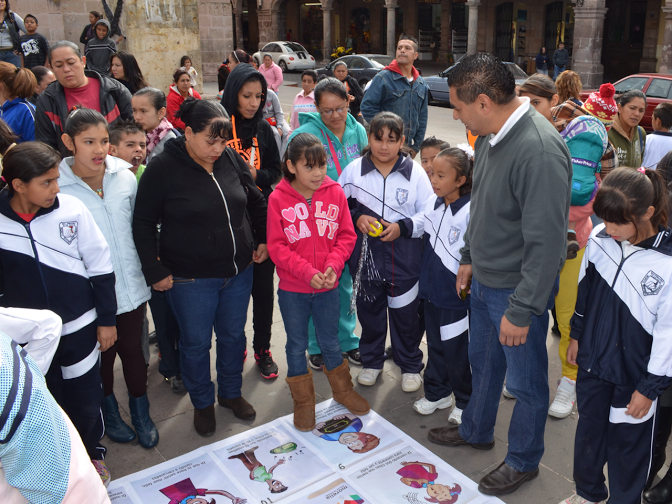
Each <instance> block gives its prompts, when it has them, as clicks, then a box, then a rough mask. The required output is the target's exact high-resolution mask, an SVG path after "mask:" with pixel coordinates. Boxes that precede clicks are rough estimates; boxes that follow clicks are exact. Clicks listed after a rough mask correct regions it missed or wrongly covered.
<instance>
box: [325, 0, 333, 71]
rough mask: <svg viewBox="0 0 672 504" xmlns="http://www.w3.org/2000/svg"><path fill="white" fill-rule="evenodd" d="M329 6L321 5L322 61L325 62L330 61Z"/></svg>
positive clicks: (330, 9)
mask: <svg viewBox="0 0 672 504" xmlns="http://www.w3.org/2000/svg"><path fill="white" fill-rule="evenodd" d="M333 10H334V9H332V8H331V7H322V26H323V28H322V30H323V32H324V33H323V41H322V58H323V59H322V63H323V64H325V65H326V64H327V63H329V61H331V11H333Z"/></svg>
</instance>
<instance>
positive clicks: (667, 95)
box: [581, 74, 672, 132]
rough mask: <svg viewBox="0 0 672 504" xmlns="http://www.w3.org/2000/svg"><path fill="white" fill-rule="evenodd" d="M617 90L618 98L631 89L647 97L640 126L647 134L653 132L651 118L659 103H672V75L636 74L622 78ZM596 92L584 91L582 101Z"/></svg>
mask: <svg viewBox="0 0 672 504" xmlns="http://www.w3.org/2000/svg"><path fill="white" fill-rule="evenodd" d="M614 88H615V89H616V96H614V98H618V95H621V94H623V93H625V92H626V91H630V90H631V89H638V90H639V91H642V92H643V93H644V94H645V95H646V110H645V111H644V117H643V118H642V120H641V122H640V123H639V125H640V126H641V127H642V128H644V129H645V130H646V131H647V132H651V131H653V127H652V126H651V116H652V115H653V109H655V108H656V107H657V106H658V104H659V103H664V102H672V75H669V74H635V75H629V76H627V77H624V78H622V79H621V80H619V81H618V82H616V83H615V84H614ZM593 92H595V90H594V89H584V90H583V92H582V93H581V99H582V100H583V101H586V100H587V99H588V95H589V94H590V93H593Z"/></svg>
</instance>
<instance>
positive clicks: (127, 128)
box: [109, 119, 145, 145]
mask: <svg viewBox="0 0 672 504" xmlns="http://www.w3.org/2000/svg"><path fill="white" fill-rule="evenodd" d="M109 131H110V143H111V144H112V145H119V144H120V143H121V142H122V141H123V139H124V135H133V134H135V133H142V134H143V135H144V134H145V130H143V129H142V126H141V125H140V124H138V123H137V122H135V121H134V120H133V119H122V120H117V121H114V122H113V123H112V124H111V125H110V127H109Z"/></svg>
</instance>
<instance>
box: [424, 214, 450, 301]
mask: <svg viewBox="0 0 672 504" xmlns="http://www.w3.org/2000/svg"><path fill="white" fill-rule="evenodd" d="M447 211H448V205H446V208H445V209H444V210H443V214H442V215H441V220H440V221H439V227H438V228H437V230H436V238H435V239H434V253H436V244H437V243H438V242H439V233H440V232H441V226H442V225H443V219H444V218H445V216H446V212H447ZM425 253H427V252H426V251H425ZM429 278H430V279H432V274H431V272H430V275H429ZM431 295H432V288H431V287H430V289H429V294H428V296H431ZM427 301H429V302H430V303H431V302H432V300H431V299H430V298H429V297H428V298H427Z"/></svg>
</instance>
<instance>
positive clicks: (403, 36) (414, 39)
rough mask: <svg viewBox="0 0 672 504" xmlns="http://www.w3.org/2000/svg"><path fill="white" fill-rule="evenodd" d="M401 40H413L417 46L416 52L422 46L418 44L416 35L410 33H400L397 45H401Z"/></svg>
mask: <svg viewBox="0 0 672 504" xmlns="http://www.w3.org/2000/svg"><path fill="white" fill-rule="evenodd" d="M400 40H410V41H411V42H413V46H414V47H415V52H418V47H420V46H419V45H418V39H416V38H415V37H411V36H410V35H406V34H405V33H402V34H401V35H399V39H398V40H397V45H399V41H400Z"/></svg>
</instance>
